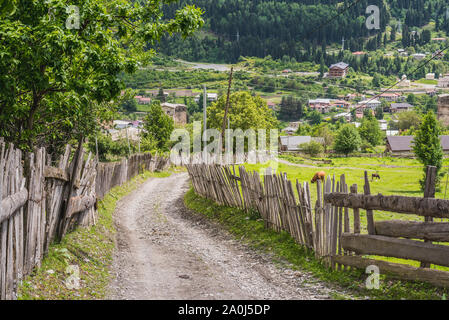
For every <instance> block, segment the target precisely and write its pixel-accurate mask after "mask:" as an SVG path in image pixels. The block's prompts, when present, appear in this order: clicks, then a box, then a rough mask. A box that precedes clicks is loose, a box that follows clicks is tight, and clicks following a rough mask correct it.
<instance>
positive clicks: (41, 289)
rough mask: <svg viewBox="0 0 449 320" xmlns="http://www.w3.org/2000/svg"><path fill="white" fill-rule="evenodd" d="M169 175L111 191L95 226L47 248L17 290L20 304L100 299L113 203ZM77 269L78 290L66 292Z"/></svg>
mask: <svg viewBox="0 0 449 320" xmlns="http://www.w3.org/2000/svg"><path fill="white" fill-rule="evenodd" d="M171 174H172V171H166V172H160V173H152V172H145V173H143V174H141V175H138V176H136V177H135V178H134V179H132V180H131V181H129V182H128V183H126V184H124V185H123V186H119V187H115V188H113V189H112V190H111V191H110V192H109V193H108V194H107V195H106V196H105V198H104V199H103V200H102V201H100V202H99V206H98V222H97V224H96V225H95V226H92V227H89V228H77V229H76V230H74V231H73V232H71V233H69V234H68V235H67V236H66V237H65V238H64V239H63V240H62V241H61V242H60V243H55V244H53V245H51V246H50V248H49V252H48V255H47V256H46V257H45V258H44V259H43V261H42V265H41V267H40V268H36V269H35V270H34V271H33V273H32V274H31V275H29V276H27V277H26V278H25V279H24V280H23V281H22V284H21V285H20V286H19V289H18V299H20V300H96V299H104V298H105V297H106V294H107V287H108V284H109V282H110V279H111V275H110V273H109V268H110V266H111V264H112V259H113V252H114V248H115V240H114V239H115V233H116V230H115V227H114V219H113V213H114V211H115V208H116V204H117V202H118V201H119V200H120V199H121V198H123V197H124V196H126V195H127V194H129V193H131V192H132V191H133V190H135V189H136V188H138V187H139V186H140V185H141V184H142V183H143V182H145V181H146V180H147V179H148V178H152V177H155V178H163V177H167V176H170V175H171ZM69 266H77V267H78V268H79V276H80V277H79V279H80V281H79V288H78V289H69V288H68V287H67V286H66V284H65V283H66V281H67V280H68V279H69V277H70V276H71V274H72V272H71V271H70V270H69V269H68V267H69Z"/></svg>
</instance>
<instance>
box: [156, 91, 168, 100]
mask: <svg viewBox="0 0 449 320" xmlns="http://www.w3.org/2000/svg"><path fill="white" fill-rule="evenodd" d="M156 99H157V100H159V101H160V102H161V103H164V102H166V97H165V93H164V89H163V88H159V92H158V93H157V96H156Z"/></svg>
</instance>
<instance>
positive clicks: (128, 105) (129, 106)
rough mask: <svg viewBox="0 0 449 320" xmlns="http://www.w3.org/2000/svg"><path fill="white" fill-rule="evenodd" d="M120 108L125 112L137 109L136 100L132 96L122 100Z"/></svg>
mask: <svg viewBox="0 0 449 320" xmlns="http://www.w3.org/2000/svg"><path fill="white" fill-rule="evenodd" d="M121 109H122V110H123V111H125V112H128V113H131V112H136V111H137V101H136V99H134V98H129V99H127V100H124V101H123V102H122V104H121Z"/></svg>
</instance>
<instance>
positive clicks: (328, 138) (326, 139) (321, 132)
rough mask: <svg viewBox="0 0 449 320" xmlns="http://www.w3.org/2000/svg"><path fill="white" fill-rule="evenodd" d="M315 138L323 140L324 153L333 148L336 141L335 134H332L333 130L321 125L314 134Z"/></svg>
mask: <svg viewBox="0 0 449 320" xmlns="http://www.w3.org/2000/svg"><path fill="white" fill-rule="evenodd" d="M313 136H314V137H319V138H322V139H323V140H322V144H323V147H324V152H327V151H328V149H329V148H331V147H332V145H333V144H334V141H335V134H334V133H333V132H332V130H331V129H330V128H329V125H327V124H324V125H321V126H319V127H318V128H317V130H315V132H314V133H313Z"/></svg>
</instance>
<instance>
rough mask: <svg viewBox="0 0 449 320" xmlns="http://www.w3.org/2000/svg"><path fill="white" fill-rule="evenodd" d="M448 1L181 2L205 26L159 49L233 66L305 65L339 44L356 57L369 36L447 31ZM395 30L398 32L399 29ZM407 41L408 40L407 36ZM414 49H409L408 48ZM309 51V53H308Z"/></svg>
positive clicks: (170, 10) (371, 44) (171, 11)
mask: <svg viewBox="0 0 449 320" xmlns="http://www.w3.org/2000/svg"><path fill="white" fill-rule="evenodd" d="M448 2H449V1H447V0H392V1H384V0H370V1H368V0H345V1H336V0H282V1H272V0H269V1H268V0H253V1H246V0H218V1H209V0H183V1H181V2H180V3H178V4H173V5H171V6H168V7H167V9H166V12H165V13H166V15H168V16H169V17H171V16H173V14H174V12H175V10H176V9H177V8H178V7H179V6H183V5H185V4H186V3H193V4H195V5H197V6H198V7H200V8H202V9H203V10H204V11H205V17H206V19H207V23H206V26H205V28H204V29H203V31H201V32H200V33H197V35H196V37H192V38H189V39H188V40H182V39H181V38H180V37H167V38H164V39H163V41H162V43H161V45H160V48H159V49H161V50H162V51H163V52H164V53H166V54H168V55H174V56H177V57H180V58H184V59H188V60H196V61H198V60H203V61H211V62H212V61H213V62H217V61H222V62H236V61H237V60H238V58H239V57H240V56H256V57H265V56H267V55H271V56H272V57H273V58H276V59H278V58H282V57H283V56H289V57H291V58H295V59H296V60H298V61H304V60H307V58H308V57H310V51H311V50H313V48H314V47H322V46H325V45H330V44H335V43H337V44H339V45H340V44H341V43H342V40H343V38H344V39H345V47H346V48H348V49H350V50H352V51H358V50H363V49H365V47H367V48H366V49H368V50H373V49H375V45H376V44H375V43H374V41H373V40H370V38H372V37H371V36H379V34H381V35H382V36H386V30H387V26H388V25H390V26H392V28H393V30H395V31H398V32H401V31H404V32H406V33H407V32H408V33H410V32H411V31H412V30H417V29H418V28H419V27H422V26H424V25H426V24H428V23H429V22H430V21H435V31H439V30H444V31H447V30H449V24H448V23H447V14H446V10H447V9H446V8H447V4H448ZM369 5H376V6H378V7H379V8H380V30H368V29H367V28H366V26H365V21H366V18H367V17H368V16H369V14H366V8H367V7H368V6H369ZM398 24H399V26H398ZM407 37H408V36H407ZM406 44H407V45H408V44H413V43H406ZM311 48H312V49H311Z"/></svg>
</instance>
